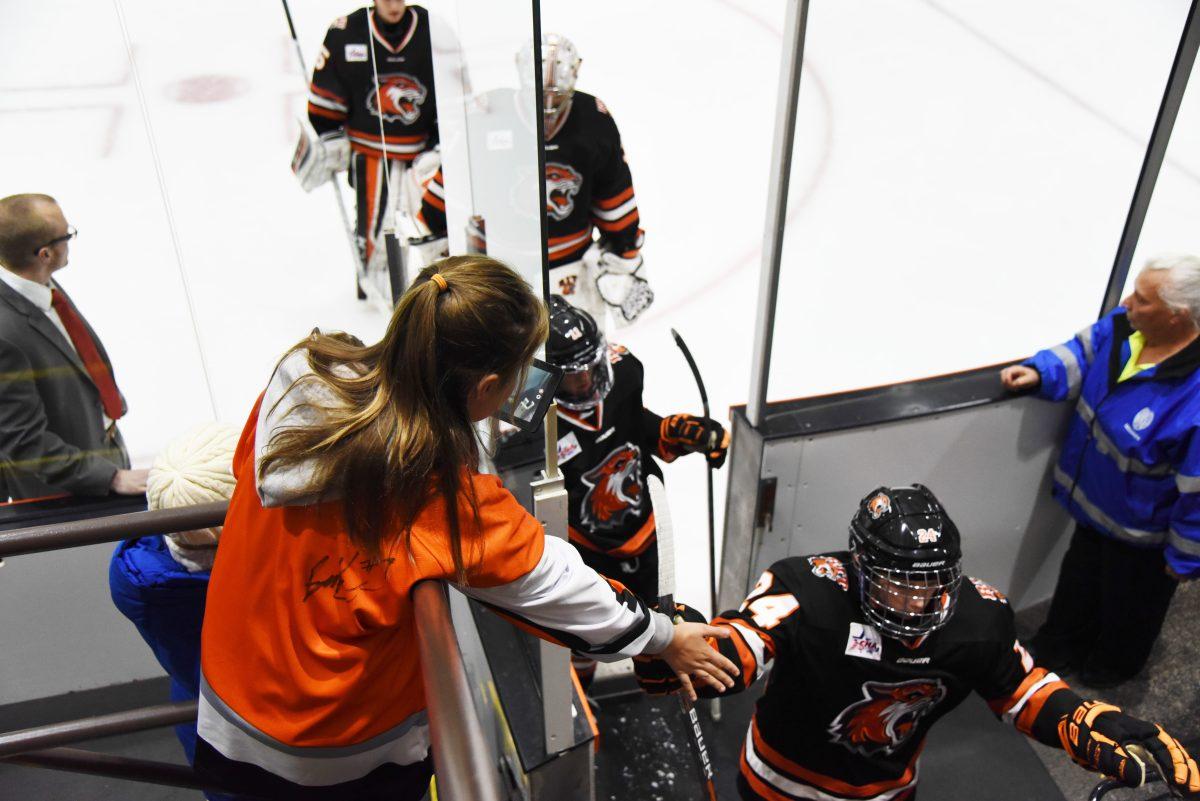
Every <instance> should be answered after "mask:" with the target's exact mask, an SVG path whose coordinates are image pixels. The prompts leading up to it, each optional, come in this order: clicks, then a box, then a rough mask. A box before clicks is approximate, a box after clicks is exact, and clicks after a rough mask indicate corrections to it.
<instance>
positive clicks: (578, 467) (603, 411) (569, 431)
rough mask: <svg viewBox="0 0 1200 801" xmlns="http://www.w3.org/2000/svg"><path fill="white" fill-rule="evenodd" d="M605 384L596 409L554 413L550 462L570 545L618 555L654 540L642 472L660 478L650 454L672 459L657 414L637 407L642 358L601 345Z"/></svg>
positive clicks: (638, 549)
mask: <svg viewBox="0 0 1200 801" xmlns="http://www.w3.org/2000/svg"><path fill="white" fill-rule="evenodd" d="M609 359H610V361H611V362H612V369H613V385H612V389H611V390H609V393H608V397H606V398H605V399H604V400H603V401H602V402H601V403H600V404H599V405H598V406H597V407H596V408H594V409H591V410H589V411H587V412H572V411H569V410H567V409H563V408H561V407H560V408H559V410H558V466H559V469H560V470H562V473H563V477H564V479H565V482H566V485H567V494H568V496H569V498H568V501H567V503H568V508H569V511H568V518H567V520H568V524H569V533H570V538H571V542H573V543H575V545H576V546H577V547H579V548H582V549H584V550H589V551H595V552H598V553H603V554H606V555H608V556H612V557H616V558H619V559H627V558H631V557H634V556H638V555H640V554H642V553H644V552H645V551H646V549H647V548H649V547H650V546H651V545H652V544H653V543H654V535H655V528H654V510H653V509H652V508H651V506H650V493H649V491H648V490H647V488H646V479H647V477H648V476H652V475H654V476H658V477H659V478H662V470H661V469H660V468H659V466H658V464H656V463H655V461H654V459H653V458H652V457H655V456H657V457H658V458H660V459H662V460H663V461H667V462H669V461H673V460H674V459H675V458H676V456H678V454H677V453H675V452H673V451H671V450H670V448H669V446H667V445H666V444H665V443H663V442H662V433H661V432H662V418H661V417H659V416H658V415H657V414H655V413H654V412H652V411H650V410H649V409H647V408H645V407H644V406H643V405H642V382H643V368H642V363H641V362H640V361H638V359H637V358H636V357H635V356H634V355H633V354H632V353H630V352H629V351H627V350H626V349H625V348H623V347H621V346H620V345H614V346H612V347H611V348H610V349H609Z"/></svg>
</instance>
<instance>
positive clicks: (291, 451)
mask: <svg viewBox="0 0 1200 801" xmlns="http://www.w3.org/2000/svg"><path fill="white" fill-rule="evenodd" d="M435 274H436V275H439V276H440V278H441V280H436V281H435V280H434V278H433V276H434V275H435ZM443 285H444V286H445V289H443V288H442V286H443ZM546 333H547V319H546V307H545V304H544V303H543V302H542V300H541V299H540V298H538V297H537V296H536V295H534V294H533V292H532V291H531V290H530V288H529V285H528V284H527V283H526V282H525V281H524V279H522V278H521V277H520V276H519V275H517V274H516V273H515V272H513V271H512V270H511V269H510V268H508V267H507V266H505V265H504V264H502V263H500V262H498V261H496V260H495V259H490V258H488V257H486V256H452V257H450V258H448V259H442V260H441V261H439V262H436V263H434V264H431V265H430V266H428V267H426V268H425V269H424V270H422V271H421V273H420V275H418V276H417V278H416V280H415V281H414V282H413V284H412V286H411V287H409V289H408V291H407V292H405V293H404V296H403V297H402V298H401V299H400V303H399V304H398V305H397V306H396V309H395V311H394V312H393V313H392V319H391V322H390V323H389V324H388V329H387V333H385V334H384V337H383V339H382V340H380V341H379V342H378V343H376V344H374V345H365V346H364V345H361V344H358V343H356V342H352V341H350V339H349V338H347V337H345V336H339V335H325V334H320V333H314V334H313V336H311V337H309V338H308V339H306V340H304V341H302V342H300V343H298V344H297V345H295V346H294V347H293V348H292V349H291V350H290V351H288V353H289V354H290V353H292V352H294V351H298V350H303V351H306V352H307V354H308V362H309V365H310V366H311V368H312V370H313V372H312V374H310V375H307V376H304V377H302V378H300V379H298V381H297V383H300V382H301V381H319V382H321V383H322V384H324V385H325V386H327V387H328V388H329V389H330V390H331V391H332V392H333V394H334V396H335V397H336V398H337V401H338V402H337V403H336V404H335V405H334V406H332V407H329V408H323V409H322V413H323V418H324V419H323V420H322V421H321V422H320V423H319V424H317V425H312V426H305V427H303V428H300V427H296V428H284V429H282V430H280V431H278V432H277V433H275V435H274V436H272V438H271V441H270V443H268V447H267V452H266V454H265V455H264V456H263V459H262V461H261V464H260V466H259V476H260V478H261V477H262V475H264V473H265V472H266V471H267V469H268V468H270V467H272V466H276V467H278V466H286V465H289V464H296V463H298V462H301V461H304V460H308V459H313V460H314V461H315V462H316V463H317V469H316V471H315V474H314V479H313V485H312V487H311V488H310V489H312V490H314V491H319V492H323V493H325V494H328V495H330V496H335V495H336V496H337V497H340V498H341V499H342V500H343V504H344V507H345V521H346V530H347V532H348V534H349V535H350V539H351V540H352V541H353V542H354V543H355V544H356V545H358V546H359V547H361V548H363V549H364V550H365V551H366V552H367V553H368V554H370V555H373V556H378V555H381V554H382V553H383V552H384V549H385V546H386V545H388V544H390V542H391V541H392V540H393V539H394V538H395V537H396V536H397V535H399V534H403V535H404V536H405V538H406V541H407V538H408V537H409V536H410V535H411V527H412V523H413V521H414V520H415V519H416V517H417V515H418V514H419V513H420V512H421V509H423V508H424V507H425V505H426V504H427V503H428V502H429V501H430V500H431V499H432V497H433V493H434V492H437V493H438V494H440V495H441V496H442V499H443V500H444V501H445V504H446V514H447V523H448V525H449V531H450V545H451V551H452V553H453V558H454V569H455V573H456V575H457V577H458V580H459V581H465V580H466V578H467V568H466V560H465V559H464V557H463V543H462V535H461V526H460V523H459V520H458V514H457V510H458V504H457V499H458V497H459V495H460V493H461V492H463V491H464V487H463V486H461V484H462V474H463V471H464V470H468V471H469V470H471V469H473V468H474V467H475V466H476V465H478V463H479V444H478V439H477V435H476V432H475V429H474V427H473V426H472V424H471V421H470V417H469V415H468V412H467V398H468V394H469V392H470V390H471V389H472V388H473V387H474V386H475V385H476V384H477V383H478V382H479V380H480V379H481V378H483V377H484V376H486V375H488V374H490V373H496V374H498V375H499V376H500V377H501V379H502V380H504V381H505V382H507V381H510V380H513V379H514V378H517V379H520V378H522V377H523V376H524V372H525V369H526V367H527V366H528V365H529V363H530V360H531V359H532V358H533V354H534V353H535V351H536V350H537V348H538V346H539V345H541V344H542V342H544V341H545V339H546ZM285 358H286V357H285ZM294 386H295V385H293V387H294ZM289 391H290V390H289ZM431 480H433V481H431ZM465 491H466V493H467V497H468V499H469V501H470V504H471V508H472V509H473V510H475V513H476V514H478V510H477V509H476V503H475V496H474V492H473V488H472V486H471V485H470V484H468V485H467V486H466V488H465Z"/></svg>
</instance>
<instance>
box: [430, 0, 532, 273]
mask: <svg viewBox="0 0 1200 801" xmlns="http://www.w3.org/2000/svg"><path fill="white" fill-rule="evenodd" d="M537 5H538V4H537V3H530V2H520V1H519V0H508V2H496V0H446V2H440V3H437V4H432V5H431V6H430V14H431V25H432V30H433V35H434V48H433V50H434V71H435V82H436V85H437V96H438V127H439V129H440V136H441V152H442V171H443V176H444V178H445V188H446V221H447V226H448V229H449V231H448V234H449V240H450V250H451V252H452V253H462V252H467V251H470V250H473V249H475V248H474V246H473V245H472V244H471V241H470V240H471V238H472V237H471V236H470V234H469V231H470V230H471V229H473V228H477V227H478V226H479V224H480V222H482V227H483V229H484V231H485V232H486V237H487V245H486V250H487V254H488V255H489V256H492V257H494V258H497V259H500V260H501V261H504V262H505V263H507V264H509V265H511V266H512V267H514V268H515V269H516V270H517V271H518V272H519V273H521V275H522V276H523V277H524V278H525V279H526V280H527V281H528V282H529V283H530V285H531V286H532V287H533V288H534V291H536V292H537V293H539V294H542V293H543V291H544V279H543V275H544V269H543V264H544V255H543V254H544V253H545V242H544V238H543V237H544V233H543V229H544V221H545V211H544V209H545V200H544V188H543V187H544V182H543V180H542V179H541V178H540V176H541V175H542V172H543V168H542V166H541V158H540V153H541V144H540V136H541V132H540V126H538V125H537V124H535V123H536V121H537V119H538V116H539V114H540V111H539V109H540V103H539V97H538V95H537V93H536V92H535V91H534V87H536V86H537V73H536V70H535V65H534V63H533V61H532V60H526V61H522V62H518V58H517V55H518V53H519V52H521V51H522V50H523V49H529V48H532V46H533V38H532V34H531V32H532V31H534V30H535V17H536V8H537Z"/></svg>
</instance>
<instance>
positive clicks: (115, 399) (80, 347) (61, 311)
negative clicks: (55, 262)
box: [50, 289, 125, 420]
mask: <svg viewBox="0 0 1200 801" xmlns="http://www.w3.org/2000/svg"><path fill="white" fill-rule="evenodd" d="M50 305H51V306H53V307H54V311H56V312H58V319H60V320H62V324H63V328H65V329H67V334H68V335H69V336H70V337H71V344H72V345H74V346H75V352H76V353H78V354H79V358H80V359H81V360H82V361H83V366H84V367H85V368H86V369H87V373H88V375H89V376H91V378H92V383H94V384H95V385H96V389H98V390H100V404H101V405H102V406H103V407H104V414H105V415H107V416H108V419H109V420H117V419H120V417H121V415H123V414H124V413H125V412H124V410H123V409H122V408H121V393H120V392H119V391H118V390H117V382H116V381H114V380H113V376H112V371H111V370H110V369H109V367H108V364H106V363H105V361H104V359H103V357H101V356H100V349H99V348H98V347H96V340H94V339H92V335H91V334H90V333H88V328H87V325H86V324H85V323H84V322H83V318H82V317H80V316H79V312H77V311H75V307H74V306H72V305H71V301H69V300H67V296H66V295H64V294H63V293H61V292H59V291H58V290H57V289H52V290H51V294H50Z"/></svg>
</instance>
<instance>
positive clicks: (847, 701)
mask: <svg viewBox="0 0 1200 801" xmlns="http://www.w3.org/2000/svg"><path fill="white" fill-rule="evenodd" d="M713 624H714V625H718V626H725V627H728V628H729V629H730V630H731V636H730V637H729V638H728V639H725V640H719V641H717V643H718V647H719V649H720V650H721V652H722V653H723V654H724V655H725V656H726V657H728V658H729V659H731V660H733V661H734V662H736V663H737V664H738V666H739V667H740V669H741V675H740V676H738V677H737V678H736V679H735V681H736V682H737V684H736V685H735V687H734V689H733V690H732V691H733V692H736V691H738V690H741V689H744V688H745V687H748V686H749V685H751V684H753V682H754V681H755V680H756V679H758V678H759V677H761V676H762V675H763V674H764V672H766V671H767V670H771V671H772V672H773V674H774V675H773V676H772V678H771V682H770V684H769V685H768V686H767V689H766V692H765V693H764V694H763V696H762V698H760V699H759V701H758V703H757V706H756V708H755V713H754V717H753V719H752V720H751V724H750V728H749V730H748V731H747V732H746V739H745V744H744V746H743V749H742V755H741V760H740V773H741V776H740V782H739V784H740V786H741V788H742V791H743V797H746V798H759V799H767V801H785V800H786V801H793V800H794V799H814V800H815V801H834V799H836V800H837V801H842V800H843V799H856V800H857V801H905V799H908V798H910V797H911V794H912V793H914V792H915V790H916V786H917V780H918V775H919V760H920V754H921V749H922V748H923V746H924V743H925V737H926V735H927V734H928V732H929V729H930V728H931V727H932V726H933V725H934V724H935V723H936V722H937V721H938V720H939V719H940V718H941V717H942V716H943V715H945V714H947V713H948V712H950V711H951V710H952V709H954V708H955V707H956V706H958V704H959V703H961V702H962V700H963V699H964V698H966V697H967V695H969V694H970V693H972V692H974V693H977V694H978V695H980V696H982V697H983V698H984V700H986V701H987V702H988V704H989V706H990V707H991V709H992V710H993V712H994V713H995V714H996V715H997V716H998V717H1001V718H1003V719H1005V720H1008V721H1011V722H1012V723H1013V724H1014V725H1015V726H1016V727H1017V728H1018V729H1019V730H1020V731H1022V732H1024V733H1025V734H1027V735H1029V736H1031V737H1034V738H1035V739H1037V740H1039V741H1041V742H1043V743H1046V744H1047V745H1053V746H1057V745H1058V734H1057V729H1056V726H1057V721H1058V719H1059V718H1060V717H1061V716H1062V714H1064V713H1065V712H1066V711H1069V710H1070V709H1072V708H1074V707H1075V706H1076V705H1077V704H1078V703H1079V698H1078V696H1076V695H1075V693H1073V692H1071V690H1070V689H1069V688H1068V687H1067V686H1066V685H1065V684H1064V683H1063V682H1062V681H1061V680H1060V679H1059V678H1058V676H1056V675H1054V674H1053V673H1050V672H1048V671H1046V670H1045V669H1044V668H1040V667H1038V666H1037V665H1035V664H1034V662H1033V660H1032V659H1031V658H1030V657H1029V654H1028V653H1027V652H1026V651H1025V649H1024V648H1022V647H1021V645H1020V643H1018V642H1017V640H1016V634H1015V630H1014V627H1013V616H1012V610H1011V609H1010V608H1009V606H1008V602H1007V600H1006V599H1005V598H1004V596H1003V595H1002V594H1001V593H1000V592H998V591H997V590H995V589H994V588H992V587H990V586H989V585H987V584H985V583H984V582H982V581H979V580H977V579H969V578H968V579H965V580H964V582H963V586H962V589H961V590H960V593H959V599H958V604H957V606H956V608H955V612H954V616H953V617H952V618H951V620H950V621H949V623H947V625H946V626H945V627H944V628H943V629H940V630H938V631H936V632H934V633H933V634H931V635H928V636H926V637H923V638H921V639H920V640H916V641H911V642H901V641H899V640H895V639H892V638H890V637H886V636H883V635H882V634H881V633H880V632H879V631H878V630H877V629H875V628H874V627H873V626H871V625H870V624H869V622H868V621H867V620H866V619H865V618H864V617H863V614H862V611H861V609H860V606H859V600H858V582H857V577H856V575H855V573H854V569H853V566H852V563H851V560H850V555H849V554H848V553H846V552H837V553H831V554H820V555H813V556H807V557H791V558H788V559H784V560H781V561H779V562H776V563H775V564H774V565H772V566H771V568H770V569H769V570H768V571H767V572H765V573H764V574H763V575H762V578H760V579H759V581H758V583H757V585H755V587H754V589H753V590H752V591H751V592H750V594H749V595H748V596H747V597H746V600H745V601H744V602H743V604H742V605H741V607H739V608H738V609H736V610H730V611H728V612H725V613H723V614H722V615H721V616H719V617H717V618H716V619H715V620H714V621H713Z"/></svg>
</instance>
